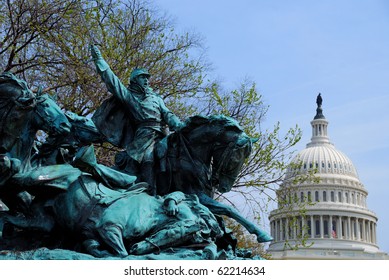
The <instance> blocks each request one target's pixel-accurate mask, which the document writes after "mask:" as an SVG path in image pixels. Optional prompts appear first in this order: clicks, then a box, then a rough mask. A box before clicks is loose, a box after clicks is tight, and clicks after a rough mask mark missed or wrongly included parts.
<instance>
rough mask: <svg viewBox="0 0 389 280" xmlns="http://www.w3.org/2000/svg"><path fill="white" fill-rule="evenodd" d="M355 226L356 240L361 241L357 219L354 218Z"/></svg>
mask: <svg viewBox="0 0 389 280" xmlns="http://www.w3.org/2000/svg"><path fill="white" fill-rule="evenodd" d="M355 226H356V230H357V232H356V233H357V240H358V241H359V240H361V228H360V226H359V219H358V218H355Z"/></svg>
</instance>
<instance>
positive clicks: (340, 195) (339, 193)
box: [338, 192, 343, 202]
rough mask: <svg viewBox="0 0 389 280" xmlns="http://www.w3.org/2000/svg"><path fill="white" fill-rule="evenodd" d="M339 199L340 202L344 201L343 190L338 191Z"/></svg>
mask: <svg viewBox="0 0 389 280" xmlns="http://www.w3.org/2000/svg"><path fill="white" fill-rule="evenodd" d="M338 201H339V202H343V199H342V192H338Z"/></svg>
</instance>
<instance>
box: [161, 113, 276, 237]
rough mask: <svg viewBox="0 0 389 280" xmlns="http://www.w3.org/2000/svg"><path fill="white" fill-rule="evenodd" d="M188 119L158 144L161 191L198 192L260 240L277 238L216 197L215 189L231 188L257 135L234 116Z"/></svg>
mask: <svg viewBox="0 0 389 280" xmlns="http://www.w3.org/2000/svg"><path fill="white" fill-rule="evenodd" d="M185 123H186V125H185V127H184V128H182V129H181V130H180V131H178V132H176V133H172V134H170V135H169V136H168V137H167V138H166V139H165V140H162V141H161V142H160V143H159V144H158V145H159V146H157V147H156V153H157V155H158V157H159V158H160V160H159V164H158V168H157V176H156V178H157V184H156V185H157V193H159V194H161V195H164V194H167V193H171V192H173V191H182V192H184V193H188V194H196V195H197V196H198V197H199V199H200V202H201V203H202V204H204V205H205V206H207V207H208V208H209V209H210V210H211V212H212V213H214V214H217V215H225V216H228V217H230V218H233V219H234V220H236V221H237V222H239V223H240V224H241V225H243V226H244V227H245V228H246V229H247V230H248V232H249V233H251V234H255V235H256V236H257V241H258V242H269V241H271V240H273V238H272V237H271V236H270V235H268V234H267V233H266V232H264V231H263V230H261V229H260V228H259V227H258V226H257V225H255V224H254V223H252V222H250V221H248V220H247V219H245V218H244V217H243V216H242V215H241V214H240V213H239V212H238V211H237V210H235V209H234V208H233V207H230V206H228V205H225V204H223V203H220V202H218V201H216V200H214V199H213V198H212V197H213V194H214V191H215V190H217V191H219V192H221V193H225V192H229V191H230V190H231V188H232V187H233V185H234V183H235V181H236V179H237V177H238V175H239V172H240V171H241V168H242V165H243V164H244V162H245V159H246V158H247V157H248V156H249V155H250V153H251V150H252V144H253V143H254V142H255V141H257V139H252V138H250V137H249V136H248V135H247V134H246V133H244V131H243V130H242V128H241V127H240V125H239V124H238V123H237V122H236V121H235V120H234V119H232V118H229V117H226V116H223V115H215V116H208V117H204V116H193V117H190V118H189V119H187V120H186V122H185ZM166 147H167V149H166Z"/></svg>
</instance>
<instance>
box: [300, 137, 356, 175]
mask: <svg viewBox="0 0 389 280" xmlns="http://www.w3.org/2000/svg"><path fill="white" fill-rule="evenodd" d="M292 162H294V163H296V164H297V163H301V170H302V171H309V170H313V169H316V170H317V173H316V174H317V175H324V174H337V175H347V176H351V177H354V178H356V179H358V173H357V171H356V168H355V167H354V165H353V163H352V161H351V160H350V159H349V158H348V157H347V156H346V155H345V154H344V153H342V152H341V151H339V150H337V149H335V147H334V146H333V145H332V144H321V145H311V146H309V147H307V148H306V149H304V150H302V151H300V152H299V153H298V154H297V155H296V156H295V158H294V159H293V161H292Z"/></svg>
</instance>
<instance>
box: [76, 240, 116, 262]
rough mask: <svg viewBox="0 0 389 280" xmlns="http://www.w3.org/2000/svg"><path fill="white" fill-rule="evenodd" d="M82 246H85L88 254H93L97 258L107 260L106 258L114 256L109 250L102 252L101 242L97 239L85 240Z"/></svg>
mask: <svg viewBox="0 0 389 280" xmlns="http://www.w3.org/2000/svg"><path fill="white" fill-rule="evenodd" d="M82 245H83V246H84V248H85V250H86V251H87V253H89V254H91V255H92V256H94V257H97V258H105V257H112V254H111V253H109V252H108V251H107V250H101V249H100V245H101V244H100V242H99V241H97V240H96V239H93V238H90V239H87V240H85V241H84V242H83V243H82Z"/></svg>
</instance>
